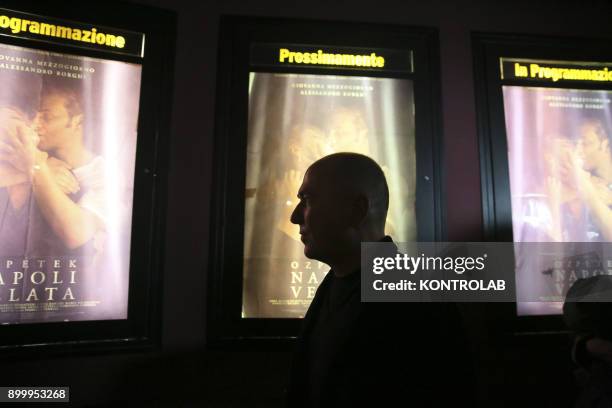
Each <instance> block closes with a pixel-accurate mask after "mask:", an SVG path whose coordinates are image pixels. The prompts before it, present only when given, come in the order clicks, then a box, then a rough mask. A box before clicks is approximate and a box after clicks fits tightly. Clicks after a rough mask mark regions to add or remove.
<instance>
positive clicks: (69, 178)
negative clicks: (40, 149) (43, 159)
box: [47, 157, 81, 194]
mask: <svg viewBox="0 0 612 408" xmlns="http://www.w3.org/2000/svg"><path fill="white" fill-rule="evenodd" d="M47 166H49V170H50V171H51V174H52V176H53V179H54V180H55V183H56V184H57V185H58V186H59V188H60V189H61V190H62V191H63V192H64V194H74V193H76V192H78V191H79V190H80V189H81V188H80V186H79V182H78V181H77V179H76V177H75V176H74V174H72V171H71V168H70V165H69V164H68V163H66V162H64V161H62V160H59V159H56V158H55V157H49V159H48V160H47Z"/></svg>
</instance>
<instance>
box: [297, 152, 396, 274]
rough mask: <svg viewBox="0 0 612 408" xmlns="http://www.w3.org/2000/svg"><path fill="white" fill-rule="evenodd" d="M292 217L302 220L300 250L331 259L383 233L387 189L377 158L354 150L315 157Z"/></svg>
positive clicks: (344, 254)
mask: <svg viewBox="0 0 612 408" xmlns="http://www.w3.org/2000/svg"><path fill="white" fill-rule="evenodd" d="M298 198H299V199H300V202H299V204H298V205H297V207H296V208H295V210H294V211H293V214H291V222H292V223H294V224H298V225H299V226H300V235H301V239H302V242H304V254H305V255H306V256H307V257H308V258H312V259H317V260H319V261H321V262H325V263H327V264H331V265H333V264H334V262H338V260H340V259H343V258H346V257H347V256H352V255H354V254H355V252H356V251H359V249H360V245H361V242H363V241H376V240H379V239H381V238H382V237H383V236H384V228H385V219H386V217H387V209H388V207H389V189H388V187H387V182H386V180H385V175H384V173H383V171H382V169H381V168H380V166H379V165H378V164H376V162H375V161H374V160H372V159H370V158H369V157H367V156H364V155H361V154H357V153H335V154H332V155H329V156H326V157H324V158H322V159H320V160H318V161H316V162H315V163H313V164H312V165H311V166H310V167H309V168H308V170H307V171H306V174H305V175H304V180H303V182H302V185H301V187H300V189H299V191H298Z"/></svg>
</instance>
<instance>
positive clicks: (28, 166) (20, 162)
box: [0, 122, 48, 178]
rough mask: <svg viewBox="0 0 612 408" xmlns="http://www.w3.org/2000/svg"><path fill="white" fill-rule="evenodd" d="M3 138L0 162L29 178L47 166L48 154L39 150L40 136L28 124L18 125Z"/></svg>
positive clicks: (0, 148) (0, 146)
mask: <svg viewBox="0 0 612 408" xmlns="http://www.w3.org/2000/svg"><path fill="white" fill-rule="evenodd" d="M11 130H13V131H11ZM3 136H4V138H3V139H2V141H0V160H2V161H5V162H7V163H9V164H10V165H12V166H13V167H14V168H15V169H16V170H18V171H20V172H22V173H25V174H26V175H27V176H28V177H29V178H31V177H32V174H33V172H34V171H36V170H37V169H39V168H40V166H41V165H45V163H46V161H47V157H48V154H47V153H46V152H42V151H40V150H38V148H37V147H36V144H37V143H38V135H37V134H36V132H35V131H34V130H33V129H32V128H31V127H30V126H28V125H27V123H25V122H21V123H16V124H15V125H14V129H9V131H8V132H4V134H3Z"/></svg>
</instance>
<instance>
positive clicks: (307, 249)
mask: <svg viewBox="0 0 612 408" xmlns="http://www.w3.org/2000/svg"><path fill="white" fill-rule="evenodd" d="M304 256H305V257H306V258H308V259H316V252H315V251H313V250H312V248H310V247H309V246H308V245H304Z"/></svg>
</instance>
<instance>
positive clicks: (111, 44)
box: [106, 34, 117, 47]
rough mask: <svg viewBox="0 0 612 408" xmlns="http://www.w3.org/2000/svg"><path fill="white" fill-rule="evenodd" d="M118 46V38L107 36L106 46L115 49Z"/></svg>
mask: <svg viewBox="0 0 612 408" xmlns="http://www.w3.org/2000/svg"><path fill="white" fill-rule="evenodd" d="M115 44H117V38H116V37H115V36H114V35H112V34H106V45H108V46H109V47H114V46H115Z"/></svg>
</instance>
